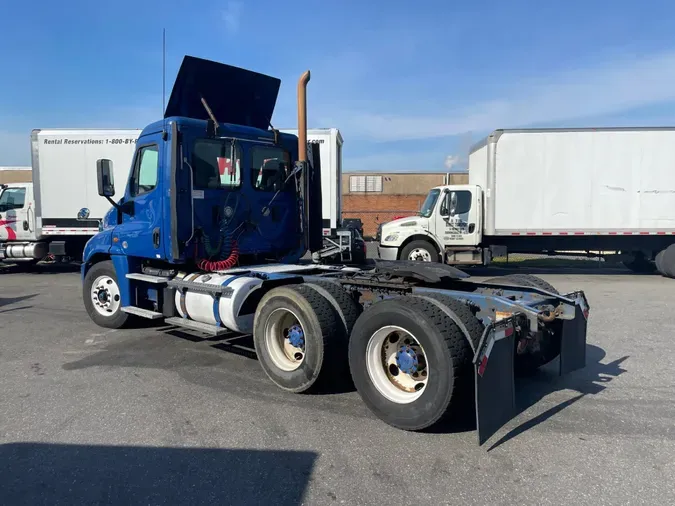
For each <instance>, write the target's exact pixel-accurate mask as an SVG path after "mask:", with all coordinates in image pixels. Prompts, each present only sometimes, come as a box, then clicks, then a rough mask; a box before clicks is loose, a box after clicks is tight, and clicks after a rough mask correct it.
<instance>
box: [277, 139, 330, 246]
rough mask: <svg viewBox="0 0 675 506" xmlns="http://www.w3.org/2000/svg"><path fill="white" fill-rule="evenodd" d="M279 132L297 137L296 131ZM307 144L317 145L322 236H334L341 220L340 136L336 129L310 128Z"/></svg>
mask: <svg viewBox="0 0 675 506" xmlns="http://www.w3.org/2000/svg"><path fill="white" fill-rule="evenodd" d="M280 131H281V132H285V133H289V134H293V135H298V131H297V130H292V129H291V130H280ZM307 143H308V144H318V145H319V152H320V157H321V200H322V208H321V210H322V215H323V235H324V236H329V235H334V234H335V231H336V229H337V228H338V227H340V226H341V225H340V224H341V218H342V144H343V140H342V135H341V134H340V131H339V130H338V129H337V128H310V129H308V130H307Z"/></svg>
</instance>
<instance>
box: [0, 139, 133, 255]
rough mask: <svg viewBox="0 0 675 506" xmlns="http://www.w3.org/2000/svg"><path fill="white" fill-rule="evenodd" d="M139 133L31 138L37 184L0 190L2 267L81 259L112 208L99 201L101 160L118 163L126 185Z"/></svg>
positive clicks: (6, 186)
mask: <svg viewBox="0 0 675 506" xmlns="http://www.w3.org/2000/svg"><path fill="white" fill-rule="evenodd" d="M140 132H141V131H140V130H138V129H122V130H102V129H77V130H66V129H51V130H46V129H45V130H33V131H32V133H31V143H30V146H31V158H32V179H33V181H32V183H11V184H3V185H2V186H1V187H0V261H5V262H20V261H23V262H37V261H39V260H41V259H43V258H45V257H46V256H48V255H50V254H51V255H53V256H55V257H71V258H77V259H79V258H81V257H82V250H83V248H84V245H85V244H86V242H87V241H88V240H89V238H90V237H91V236H93V235H94V234H95V233H97V232H98V230H99V228H98V227H99V221H100V220H101V219H102V218H103V216H104V215H105V213H106V212H107V211H108V210H109V209H110V203H109V202H108V201H107V200H106V199H104V198H102V197H100V196H99V194H98V187H97V180H96V171H95V170H94V168H95V167H96V160H98V159H99V158H108V159H111V160H113V162H114V167H115V169H116V173H115V174H114V176H113V177H114V179H115V180H116V181H118V184H122V183H123V182H124V181H126V178H127V175H128V173H129V167H130V166H131V160H132V157H133V155H134V151H135V149H136V139H137V138H138V136H139V135H140Z"/></svg>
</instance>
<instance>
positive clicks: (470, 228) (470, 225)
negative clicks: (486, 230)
mask: <svg viewBox="0 0 675 506" xmlns="http://www.w3.org/2000/svg"><path fill="white" fill-rule="evenodd" d="M474 230H476V224H475V223H470V224H469V233H470V234H473V231H474Z"/></svg>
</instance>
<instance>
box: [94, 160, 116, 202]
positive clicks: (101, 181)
mask: <svg viewBox="0 0 675 506" xmlns="http://www.w3.org/2000/svg"><path fill="white" fill-rule="evenodd" d="M96 177H97V179H98V194H99V195H100V196H101V197H107V198H110V197H114V196H115V181H114V179H113V163H112V160H108V159H107V158H102V159H99V160H96Z"/></svg>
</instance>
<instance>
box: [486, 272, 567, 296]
mask: <svg viewBox="0 0 675 506" xmlns="http://www.w3.org/2000/svg"><path fill="white" fill-rule="evenodd" d="M485 282H486V283H508V284H512V285H517V286H531V287H533V288H540V289H542V290H546V291H547V292H551V293H554V294H556V295H560V292H559V291H558V290H556V288H555V287H554V286H553V285H552V284H551V283H549V282H548V281H545V280H543V279H541V278H540V277H538V276H533V275H532V274H507V275H506V276H498V277H496V278H490V279H488V280H486V281H485Z"/></svg>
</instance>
